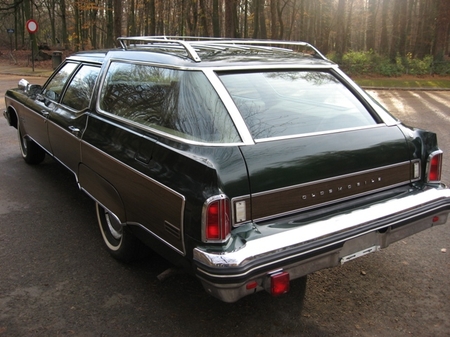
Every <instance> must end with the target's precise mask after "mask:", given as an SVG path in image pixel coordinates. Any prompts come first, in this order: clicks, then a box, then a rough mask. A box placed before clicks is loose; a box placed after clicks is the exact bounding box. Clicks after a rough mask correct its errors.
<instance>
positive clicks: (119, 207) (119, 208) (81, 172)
mask: <svg viewBox="0 0 450 337" xmlns="http://www.w3.org/2000/svg"><path fill="white" fill-rule="evenodd" d="M78 185H79V187H80V189H81V190H83V191H84V192H85V193H86V194H88V195H89V196H90V197H91V198H92V199H94V200H95V201H96V202H98V203H99V204H100V205H102V206H103V207H104V208H106V209H108V210H109V211H110V212H112V213H114V215H115V216H116V217H117V218H118V219H119V220H120V222H121V223H126V221H127V219H126V212H125V206H124V203H123V201H122V198H121V196H120V194H119V192H118V191H117V189H116V188H115V187H114V186H113V185H112V184H111V183H110V182H109V181H107V180H106V179H105V178H103V177H102V176H100V175H99V174H98V173H96V172H95V171H94V170H92V169H91V168H89V167H88V166H86V165H84V164H80V166H79V168H78Z"/></svg>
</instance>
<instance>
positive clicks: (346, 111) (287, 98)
mask: <svg viewBox="0 0 450 337" xmlns="http://www.w3.org/2000/svg"><path fill="white" fill-rule="evenodd" d="M219 76H220V79H221V80H222V83H223V84H224V85H225V87H226V88H227V90H228V92H229V93H230V95H231V97H232V98H233V100H234V102H235V104H236V106H237V107H238V109H239V110H240V112H241V114H242V116H243V118H244V120H245V122H246V123H247V126H248V128H249V130H250V132H251V134H252V136H253V138H255V139H263V138H272V137H284V136H292V135H298V134H305V133H314V132H324V131H333V130H338V129H348V128H359V127H364V126H370V125H375V124H376V121H375V120H374V118H373V117H372V116H371V114H370V113H369V112H368V111H367V109H366V108H365V107H364V106H363V105H362V103H361V102H360V101H359V100H358V99H357V98H356V97H355V96H354V95H353V93H352V92H351V91H349V90H348V89H347V88H346V87H345V86H344V85H343V84H342V83H341V82H340V81H339V80H338V79H337V78H336V77H334V76H333V75H332V74H330V73H328V72H322V71H276V72H255V73H231V74H230V73H226V74H219Z"/></svg>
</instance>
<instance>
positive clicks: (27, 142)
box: [17, 129, 45, 165]
mask: <svg viewBox="0 0 450 337" xmlns="http://www.w3.org/2000/svg"><path fill="white" fill-rule="evenodd" d="M17 134H18V136H19V144H20V152H21V153H22V158H23V159H24V160H25V162H26V163H27V164H30V165H37V164H40V163H42V161H43V160H44V159H45V151H44V150H43V149H42V148H41V147H40V146H39V145H37V144H36V143H35V142H34V141H33V140H31V139H30V138H28V137H23V136H22V133H21V132H20V129H18V131H17Z"/></svg>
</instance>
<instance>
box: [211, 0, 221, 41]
mask: <svg viewBox="0 0 450 337" xmlns="http://www.w3.org/2000/svg"><path fill="white" fill-rule="evenodd" d="M219 17H220V16H219V0H213V14H212V25H213V35H214V37H220V19H219Z"/></svg>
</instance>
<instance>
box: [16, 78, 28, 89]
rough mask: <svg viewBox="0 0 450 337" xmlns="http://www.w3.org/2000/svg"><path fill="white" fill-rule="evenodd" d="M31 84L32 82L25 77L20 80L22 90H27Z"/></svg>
mask: <svg viewBox="0 0 450 337" xmlns="http://www.w3.org/2000/svg"><path fill="white" fill-rule="evenodd" d="M29 85H30V82H28V81H27V80H25V79H23V78H22V79H21V80H20V81H19V89H20V90H23V91H25V92H26V91H27V89H28V86H29Z"/></svg>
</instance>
